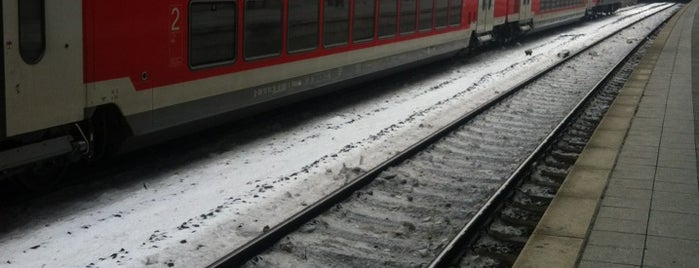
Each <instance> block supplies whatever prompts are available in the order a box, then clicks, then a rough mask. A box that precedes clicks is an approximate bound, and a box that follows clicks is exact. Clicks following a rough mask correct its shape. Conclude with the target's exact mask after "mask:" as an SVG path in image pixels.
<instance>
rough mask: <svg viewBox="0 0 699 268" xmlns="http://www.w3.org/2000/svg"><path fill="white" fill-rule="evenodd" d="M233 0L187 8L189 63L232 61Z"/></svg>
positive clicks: (234, 16)
mask: <svg viewBox="0 0 699 268" xmlns="http://www.w3.org/2000/svg"><path fill="white" fill-rule="evenodd" d="M22 1H24V0H22ZM235 40H236V5H235V1H214V2H212V1H196V2H192V3H191V4H190V7H189V64H190V66H191V67H208V66H212V65H222V64H227V63H231V62H233V61H234V60H235V51H236V42H235Z"/></svg>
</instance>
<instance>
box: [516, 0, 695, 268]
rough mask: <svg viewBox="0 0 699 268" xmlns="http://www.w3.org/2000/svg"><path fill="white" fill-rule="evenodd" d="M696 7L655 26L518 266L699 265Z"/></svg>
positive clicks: (690, 4) (535, 232)
mask: <svg viewBox="0 0 699 268" xmlns="http://www.w3.org/2000/svg"><path fill="white" fill-rule="evenodd" d="M698 6H699V0H694V1H692V2H689V3H688V4H687V5H686V6H685V7H684V8H683V9H681V10H680V11H679V12H678V13H677V14H676V15H675V16H674V17H673V18H672V19H671V20H670V21H669V22H668V24H667V25H666V26H665V27H664V28H663V30H661V32H660V33H659V35H658V37H657V39H656V40H655V42H654V44H653V45H652V46H651V48H650V49H649V50H648V51H647V53H646V55H645V56H644V58H643V60H642V61H641V63H640V64H639V66H638V67H637V68H636V70H635V71H634V72H633V73H632V75H631V77H630V78H629V81H628V82H627V83H626V85H625V86H624V88H623V89H622V90H621V92H620V95H619V96H618V97H617V99H616V100H615V101H614V103H613V104H612V106H611V107H610V110H609V111H608V112H607V114H606V116H605V117H604V119H603V120H602V122H601V123H600V125H599V126H598V128H597V130H596V131H595V133H594V135H593V137H592V138H591V140H590V142H589V144H588V145H587V146H586V147H585V150H584V151H583V153H582V154H581V155H580V157H579V158H578V160H577V162H576V164H575V166H574V167H573V169H572V170H571V172H570V174H569V175H568V177H567V178H566V180H565V182H564V183H563V186H562V187H561V189H560V190H559V192H558V194H557V196H556V197H555V198H554V200H553V201H552V202H551V206H550V207H549V208H548V210H547V211H546V213H545V214H544V216H543V217H542V220H541V221H540V222H539V224H538V225H537V228H536V229H535V231H534V234H533V235H532V236H531V238H530V239H529V241H528V242H527V244H526V246H525V247H524V249H523V251H522V253H521V254H520V256H519V258H518V259H517V261H516V263H515V265H514V266H515V267H699V184H698V182H697V181H698V180H697V154H699V151H698V150H697V146H696V145H697V144H698V143H699V135H697V132H698V131H699V12H697V7H698ZM692 78H694V79H692Z"/></svg>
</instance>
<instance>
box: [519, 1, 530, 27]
mask: <svg viewBox="0 0 699 268" xmlns="http://www.w3.org/2000/svg"><path fill="white" fill-rule="evenodd" d="M518 1H522V2H521V3H522V4H521V6H520V8H519V21H521V22H525V21H529V20H531V18H532V0H518Z"/></svg>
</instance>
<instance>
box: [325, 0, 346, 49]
mask: <svg viewBox="0 0 699 268" xmlns="http://www.w3.org/2000/svg"><path fill="white" fill-rule="evenodd" d="M349 11H350V7H349V0H325V10H324V13H325V14H324V15H325V16H324V21H323V45H325V46H336V45H342V44H347V40H348V39H349V32H350V31H349Z"/></svg>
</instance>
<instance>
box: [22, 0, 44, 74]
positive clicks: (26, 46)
mask: <svg viewBox="0 0 699 268" xmlns="http://www.w3.org/2000/svg"><path fill="white" fill-rule="evenodd" d="M17 2H18V6H19V54H20V56H22V59H23V60H24V62H26V63H28V64H36V63H38V62H39V60H41V57H42V56H43V55H44V50H45V49H46V32H45V31H44V27H45V26H44V25H45V22H44V0H17Z"/></svg>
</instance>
